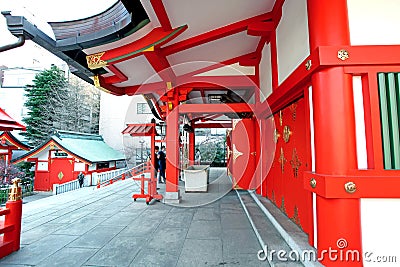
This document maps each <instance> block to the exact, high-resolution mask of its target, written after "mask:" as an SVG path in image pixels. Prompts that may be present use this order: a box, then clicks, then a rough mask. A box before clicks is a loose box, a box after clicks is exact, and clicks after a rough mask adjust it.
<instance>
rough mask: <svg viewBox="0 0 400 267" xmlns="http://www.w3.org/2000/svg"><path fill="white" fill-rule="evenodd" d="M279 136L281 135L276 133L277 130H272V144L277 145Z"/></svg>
mask: <svg viewBox="0 0 400 267" xmlns="http://www.w3.org/2000/svg"><path fill="white" fill-rule="evenodd" d="M280 136H281V134H280V133H279V132H278V130H277V129H275V130H274V143H275V144H276V143H278V139H279V137H280Z"/></svg>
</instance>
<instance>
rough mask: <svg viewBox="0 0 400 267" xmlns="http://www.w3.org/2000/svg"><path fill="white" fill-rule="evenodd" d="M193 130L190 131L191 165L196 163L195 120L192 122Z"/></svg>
mask: <svg viewBox="0 0 400 267" xmlns="http://www.w3.org/2000/svg"><path fill="white" fill-rule="evenodd" d="M191 126H192V129H193V132H189V165H193V164H194V154H195V153H194V149H195V134H194V122H192V123H191Z"/></svg>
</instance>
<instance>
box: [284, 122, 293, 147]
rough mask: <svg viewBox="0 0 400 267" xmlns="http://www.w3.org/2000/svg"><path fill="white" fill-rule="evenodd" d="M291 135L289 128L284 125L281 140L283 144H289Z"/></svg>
mask: <svg viewBox="0 0 400 267" xmlns="http://www.w3.org/2000/svg"><path fill="white" fill-rule="evenodd" d="M291 135H292V131H291V130H290V127H289V126H287V125H285V127H283V140H284V141H285V143H287V142H289V140H290V136H291Z"/></svg>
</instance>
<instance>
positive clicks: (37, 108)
mask: <svg viewBox="0 0 400 267" xmlns="http://www.w3.org/2000/svg"><path fill="white" fill-rule="evenodd" d="M67 92H68V90H67V80H66V79H65V77H64V72H63V71H62V70H60V69H59V68H57V67H56V66H52V67H51V68H50V69H49V70H44V71H42V72H40V73H38V74H37V75H36V76H35V79H34V80H33V85H28V86H27V87H26V89H25V95H26V97H27V101H26V102H25V106H26V107H27V108H28V109H29V111H28V116H27V117H25V118H23V120H22V121H23V122H24V123H25V125H26V132H25V133H23V134H24V135H25V136H26V137H27V139H28V140H29V143H30V144H31V145H34V146H36V145H38V144H40V143H41V142H43V141H44V140H46V139H47V138H48V136H49V135H50V134H51V132H52V131H53V130H54V129H55V128H57V126H60V125H62V124H63V123H64V122H65V120H66V118H65V114H64V112H63V105H64V103H65V101H66V100H67V99H68V93H67Z"/></svg>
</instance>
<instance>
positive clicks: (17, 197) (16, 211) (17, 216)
mask: <svg viewBox="0 0 400 267" xmlns="http://www.w3.org/2000/svg"><path fill="white" fill-rule="evenodd" d="M20 182H21V180H20V179H19V178H18V179H13V186H12V187H11V191H10V196H9V198H8V201H7V203H6V208H7V209H9V210H10V214H8V215H7V216H6V217H5V220H4V226H6V227H7V226H13V230H12V231H10V232H6V233H4V237H3V241H4V243H8V242H12V243H13V248H12V251H17V250H19V248H20V240H21V219H22V191H21V187H20V186H19V183H20Z"/></svg>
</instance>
